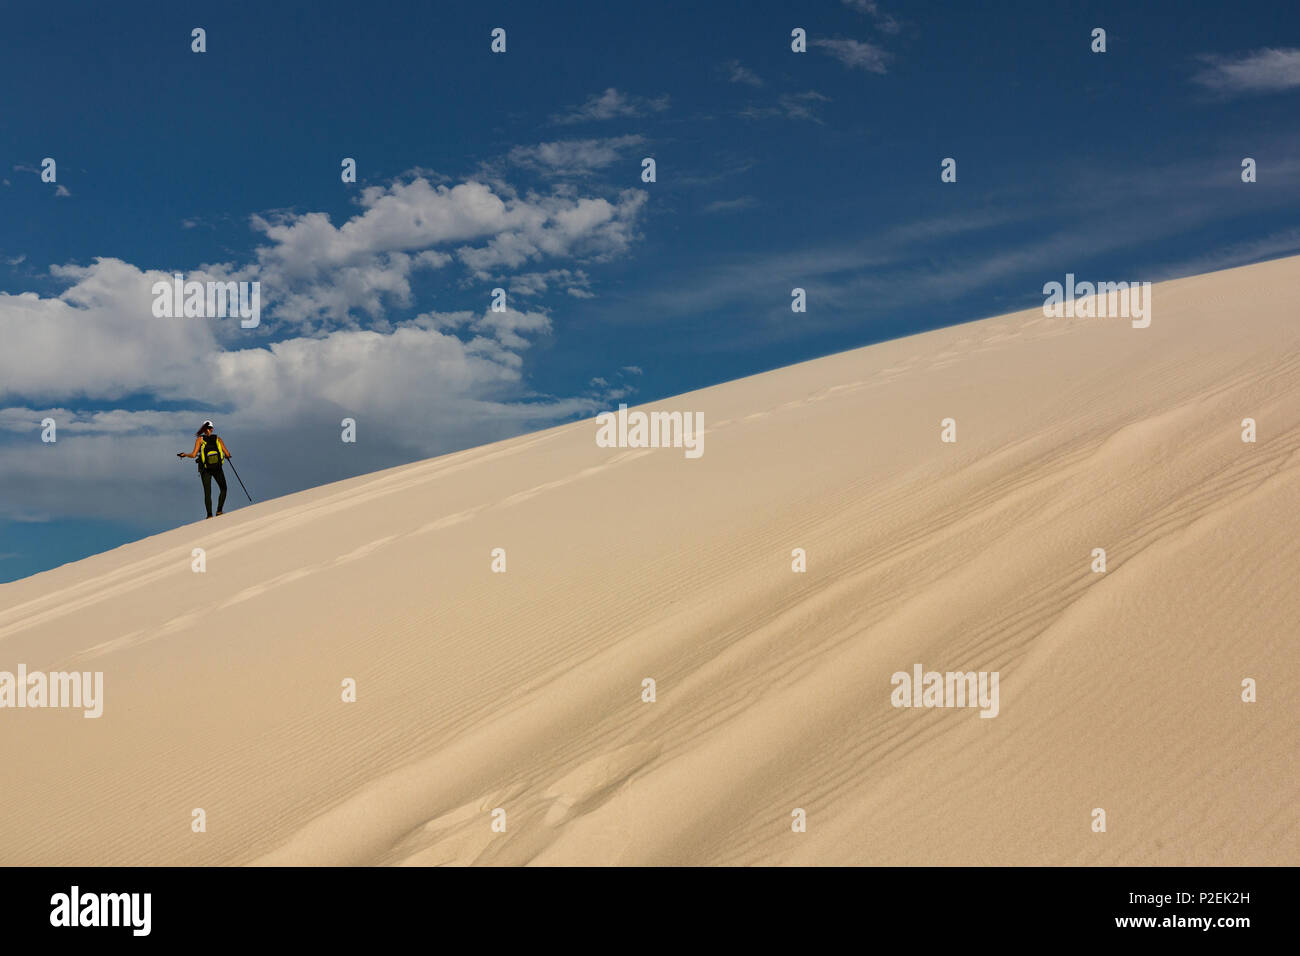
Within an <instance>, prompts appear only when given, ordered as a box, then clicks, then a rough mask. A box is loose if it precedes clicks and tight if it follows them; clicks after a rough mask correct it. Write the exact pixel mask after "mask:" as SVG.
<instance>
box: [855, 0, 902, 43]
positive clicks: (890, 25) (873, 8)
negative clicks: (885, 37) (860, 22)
mask: <svg viewBox="0 0 1300 956" xmlns="http://www.w3.org/2000/svg"><path fill="white" fill-rule="evenodd" d="M841 2H843V4H844V5H845V6H846V7H851V8H852V9H854V10H857V11H858V12H859V13H865V14H867V15H868V16H870V17H871V18H872V19H873V20H874V21H875V24H876V29H877V30H879V31H880V32H881V33H888V34H891V35H892V34H896V33H898V32H900V31H901V30H902V26H901V25H900V24H899V22H898V21H897V20H895V19H894V18H893V17H892V16H890V15H889V14H888V13H885V11H883V10H881V9H880V4H878V3H876V0H841Z"/></svg>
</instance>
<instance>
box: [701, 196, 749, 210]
mask: <svg viewBox="0 0 1300 956" xmlns="http://www.w3.org/2000/svg"><path fill="white" fill-rule="evenodd" d="M757 205H758V200H757V199H755V198H754V197H753V196H739V197H737V198H736V199H718V200H715V201H714V202H711V203H709V204H708V205H707V206H705V207H704V209H703V210H702V211H703V212H707V213H715V212H739V211H740V210H742V209H752V208H753V207H754V206H757Z"/></svg>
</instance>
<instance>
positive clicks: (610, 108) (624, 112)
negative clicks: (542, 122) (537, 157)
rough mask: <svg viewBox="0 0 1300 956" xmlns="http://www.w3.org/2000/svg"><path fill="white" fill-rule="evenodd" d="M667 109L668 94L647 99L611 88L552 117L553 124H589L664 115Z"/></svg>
mask: <svg viewBox="0 0 1300 956" xmlns="http://www.w3.org/2000/svg"><path fill="white" fill-rule="evenodd" d="M666 109H668V96H667V94H665V95H663V96H659V97H655V98H653V99H647V98H644V97H639V96H629V95H628V94H626V93H620V92H619V91H618V90H616V89H615V88H614V87H612V86H611V87H609V88H608V89H606V90H605V92H604V93H598V94H593V95H592V96H590V97H588V98H587V101H586V102H585V103H583V104H581V105H580V106H574V107H570V108H569V109H568V110H566V111H564V112H562V113H557V114H555V115H554V116H552V117H551V122H553V123H560V124H568V123H587V122H593V121H599V120H608V119H616V118H619V117H626V116H644V115H646V114H647V113H662V112H663V111H664V110H666Z"/></svg>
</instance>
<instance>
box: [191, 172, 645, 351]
mask: <svg viewBox="0 0 1300 956" xmlns="http://www.w3.org/2000/svg"><path fill="white" fill-rule="evenodd" d="M645 200H646V194H645V193H644V192H642V191H639V190H625V191H623V192H622V193H620V194H619V195H618V197H617V198H616V199H615V200H614V201H612V202H611V201H610V200H609V199H606V198H603V197H583V196H574V195H567V194H565V193H563V192H561V191H556V192H552V193H550V194H546V195H541V194H532V193H530V194H528V195H526V196H517V195H512V194H511V193H509V192H505V191H498V190H494V189H493V187H492V186H489V185H487V184H486V183H482V182H476V181H471V182H466V183H461V184H459V185H456V186H452V187H448V186H446V185H438V186H435V185H433V184H431V183H430V182H429V181H428V180H427V179H424V178H417V179H415V180H413V181H410V182H399V183H394V184H392V185H390V186H372V187H369V188H367V189H365V190H363V191H362V194H361V197H360V205H361V206H362V208H363V210H364V211H363V212H362V213H361V214H360V215H357V216H355V217H353V218H352V219H350V220H348V221H347V222H345V223H344V224H343V225H341V226H337V227H336V226H335V225H333V223H332V222H331V221H330V218H329V216H328V215H326V214H325V213H319V212H313V213H305V214H282V215H280V216H278V217H273V218H268V217H262V216H254V217H253V220H252V221H253V226H254V228H255V229H258V230H259V231H261V232H263V233H264V234H265V235H266V237H267V239H268V240H270V241H269V243H268V244H266V245H264V246H261V247H260V248H259V249H258V250H257V254H256V258H257V261H256V263H255V264H254V265H251V266H248V267H245V268H243V269H234V268H233V267H225V268H226V271H228V272H229V273H230V275H231V276H232V277H234V278H238V279H247V280H252V279H258V280H260V281H261V282H262V284H263V295H264V296H265V297H266V301H267V302H269V303H271V304H272V305H273V306H274V312H275V315H276V317H277V319H279V320H280V321H282V322H290V323H299V324H303V325H308V326H310V325H314V324H318V323H321V322H327V321H328V322H334V323H343V324H356V323H355V316H354V315H353V313H362V314H364V315H366V316H368V317H369V318H371V319H372V320H380V319H382V318H383V316H384V315H385V313H386V311H387V308H388V306H389V305H395V306H408V305H410V304H411V303H412V299H411V279H412V275H413V274H414V273H416V272H418V271H421V270H436V269H441V268H443V267H445V266H447V265H448V264H449V263H451V262H452V261H454V260H458V261H459V262H460V263H462V264H463V265H464V266H466V267H467V268H468V269H469V270H470V271H471V273H472V274H474V275H475V276H476V277H478V278H486V277H487V276H488V274H489V273H490V271H491V270H493V269H498V268H510V269H516V268H519V267H520V266H522V265H524V264H526V263H528V262H530V261H539V260H542V259H546V258H560V257H570V256H577V257H589V258H592V259H595V260H598V261H600V260H605V259H608V258H610V257H612V256H616V255H619V254H621V253H623V252H624V251H625V250H626V249H627V247H628V245H629V244H630V243H631V242H632V240H633V239H634V238H635V236H636V234H637V233H636V220H637V218H638V216H639V213H640V211H641V208H642V206H643V205H644V203H645ZM435 247H442V248H435ZM209 268H213V269H214V271H217V270H216V269H215V267H209Z"/></svg>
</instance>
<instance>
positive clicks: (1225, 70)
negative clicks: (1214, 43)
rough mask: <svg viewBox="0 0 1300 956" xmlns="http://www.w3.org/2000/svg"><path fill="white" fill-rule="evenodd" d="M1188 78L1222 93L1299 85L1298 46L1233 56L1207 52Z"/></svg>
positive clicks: (1278, 89)
mask: <svg viewBox="0 0 1300 956" xmlns="http://www.w3.org/2000/svg"><path fill="white" fill-rule="evenodd" d="M1200 59H1201V61H1202V62H1203V63H1205V64H1206V66H1205V68H1204V69H1202V70H1201V72H1199V73H1197V74H1196V75H1195V76H1193V77H1192V82H1193V83H1196V84H1198V85H1200V86H1203V87H1205V88H1206V89H1208V90H1210V91H1212V92H1215V93H1220V94H1223V95H1225V96H1238V95H1243V94H1247V93H1279V92H1282V91H1283V90H1290V89H1295V88H1296V87H1300V49H1274V48H1266V49H1263V50H1256V51H1255V52H1253V53H1246V54H1243V55H1241V56H1237V57H1226V56H1218V55H1216V54H1212V53H1207V54H1203V55H1202V56H1201V57H1200Z"/></svg>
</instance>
